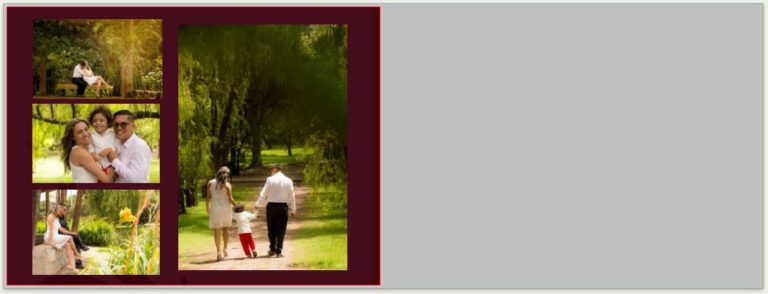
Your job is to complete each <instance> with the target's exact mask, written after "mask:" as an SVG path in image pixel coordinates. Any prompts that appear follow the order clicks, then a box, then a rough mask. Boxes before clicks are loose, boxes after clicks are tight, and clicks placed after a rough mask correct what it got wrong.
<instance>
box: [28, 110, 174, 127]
mask: <svg viewBox="0 0 768 294" xmlns="http://www.w3.org/2000/svg"><path fill="white" fill-rule="evenodd" d="M133 116H134V118H135V119H143V118H157V119H159V118H160V113H159V112H151V111H138V112H134V113H133ZM32 119H36V120H41V121H44V122H47V123H52V124H57V125H66V124H67V122H69V120H58V119H55V118H48V117H43V116H42V115H40V114H39V113H33V114H32Z"/></svg>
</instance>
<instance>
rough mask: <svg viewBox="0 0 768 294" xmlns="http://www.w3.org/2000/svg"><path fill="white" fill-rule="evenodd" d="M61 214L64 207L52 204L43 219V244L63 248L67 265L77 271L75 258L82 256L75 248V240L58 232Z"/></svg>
mask: <svg viewBox="0 0 768 294" xmlns="http://www.w3.org/2000/svg"><path fill="white" fill-rule="evenodd" d="M63 215H64V207H63V206H61V205H60V204H56V205H54V206H53V208H52V209H51V211H50V213H49V214H48V217H46V219H45V235H43V240H45V244H48V245H51V246H53V247H55V248H56V249H58V250H61V249H64V250H65V253H66V255H67V263H68V265H69V267H70V268H72V270H74V271H77V268H75V259H81V258H82V256H80V253H79V252H77V250H75V248H76V247H75V242H74V241H72V237H70V236H67V235H61V234H59V228H60V227H61V223H59V217H61V216H63Z"/></svg>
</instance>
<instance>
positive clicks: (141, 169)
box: [108, 110, 152, 183]
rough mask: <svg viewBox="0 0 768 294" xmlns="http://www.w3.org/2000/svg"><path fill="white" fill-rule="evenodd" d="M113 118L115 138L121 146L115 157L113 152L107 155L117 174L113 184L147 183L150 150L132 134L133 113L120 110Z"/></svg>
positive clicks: (150, 157)
mask: <svg viewBox="0 0 768 294" xmlns="http://www.w3.org/2000/svg"><path fill="white" fill-rule="evenodd" d="M114 117H115V121H114V124H113V125H114V128H115V137H117V139H118V140H120V143H121V144H122V146H119V147H118V150H119V152H118V154H117V155H115V154H114V152H112V153H110V154H109V155H108V157H109V161H110V162H111V163H112V167H113V168H115V173H117V179H116V180H115V183H149V166H150V161H151V160H152V150H151V149H150V148H149V145H147V142H146V141H144V140H143V139H141V138H139V137H138V136H136V134H134V130H135V126H134V124H133V119H134V116H133V113H131V112H130V111H128V110H120V111H118V112H115V114H114Z"/></svg>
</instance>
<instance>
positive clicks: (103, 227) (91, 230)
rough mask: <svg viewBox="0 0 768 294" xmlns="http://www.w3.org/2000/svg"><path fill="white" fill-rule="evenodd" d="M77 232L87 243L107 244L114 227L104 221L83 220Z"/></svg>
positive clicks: (111, 236) (112, 235) (113, 232)
mask: <svg viewBox="0 0 768 294" xmlns="http://www.w3.org/2000/svg"><path fill="white" fill-rule="evenodd" d="M77 234H78V235H80V240H82V241H83V243H85V244H87V245H93V246H107V245H109V244H110V243H111V242H112V239H113V238H114V235H115V229H114V228H113V227H112V225H111V224H110V223H108V222H106V221H103V220H100V219H94V220H90V221H85V222H83V224H82V225H81V226H80V229H79V230H78V232H77Z"/></svg>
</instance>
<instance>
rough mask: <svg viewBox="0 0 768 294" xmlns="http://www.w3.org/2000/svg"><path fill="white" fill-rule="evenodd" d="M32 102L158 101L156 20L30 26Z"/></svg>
mask: <svg viewBox="0 0 768 294" xmlns="http://www.w3.org/2000/svg"><path fill="white" fill-rule="evenodd" d="M32 30H33V40H32V42H33V44H32V45H33V58H32V67H33V73H32V88H33V91H34V94H33V97H34V98H70V97H78V98H101V97H103V98H112V99H122V98H139V99H158V98H160V97H162V89H163V57H162V40H163V37H162V21H161V20H159V19H44V20H43V19H40V20H35V21H34V22H33V24H32Z"/></svg>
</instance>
